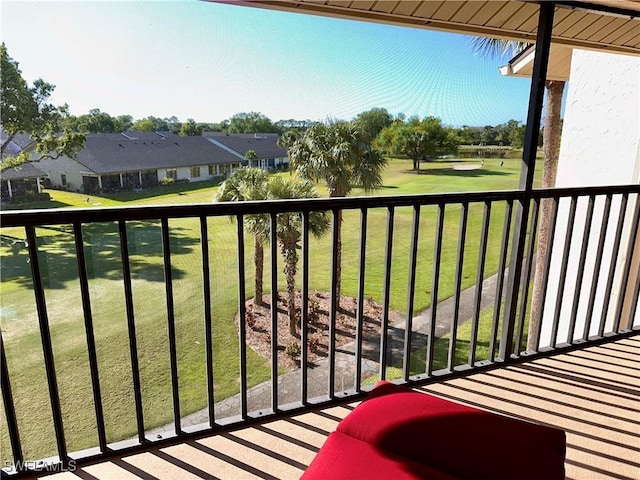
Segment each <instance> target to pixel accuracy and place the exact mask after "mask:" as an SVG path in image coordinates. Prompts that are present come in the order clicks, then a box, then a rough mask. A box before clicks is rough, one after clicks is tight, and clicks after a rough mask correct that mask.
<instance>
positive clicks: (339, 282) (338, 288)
mask: <svg viewBox="0 0 640 480" xmlns="http://www.w3.org/2000/svg"><path fill="white" fill-rule="evenodd" d="M341 290H342V210H338V235H337V236H336V308H340V292H341Z"/></svg>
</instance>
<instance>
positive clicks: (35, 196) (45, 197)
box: [11, 192, 51, 205]
mask: <svg viewBox="0 0 640 480" xmlns="http://www.w3.org/2000/svg"><path fill="white" fill-rule="evenodd" d="M49 201H51V195H49V194H48V193H47V192H42V193H36V192H29V193H24V194H22V195H17V196H15V197H13V198H12V199H11V203H14V204H16V205H22V204H25V203H35V202H49Z"/></svg>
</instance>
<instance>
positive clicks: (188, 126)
mask: <svg viewBox="0 0 640 480" xmlns="http://www.w3.org/2000/svg"><path fill="white" fill-rule="evenodd" d="M179 135H180V136H181V137H199V136H200V135H202V125H199V124H197V123H196V121H195V120H194V119H193V118H189V119H187V121H186V122H185V123H183V124H182V126H181V127H180V134H179Z"/></svg>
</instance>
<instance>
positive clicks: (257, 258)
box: [253, 237, 264, 304]
mask: <svg viewBox="0 0 640 480" xmlns="http://www.w3.org/2000/svg"><path fill="white" fill-rule="evenodd" d="M253 261H254V263H255V267H256V278H255V280H254V288H255V293H254V298H253V301H254V302H255V303H259V304H262V303H263V302H262V296H263V288H262V285H263V282H262V279H263V276H264V247H263V245H262V242H261V241H260V240H259V239H258V237H255V239H254V243H253Z"/></svg>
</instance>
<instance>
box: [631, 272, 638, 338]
mask: <svg viewBox="0 0 640 480" xmlns="http://www.w3.org/2000/svg"><path fill="white" fill-rule="evenodd" d="M639 296H640V274H636V285H635V287H634V289H633V295H632V298H631V309H630V310H629V319H630V320H629V321H630V322H631V325H633V319H634V318H635V317H636V311H637V310H638V297H639ZM630 328H631V326H630Z"/></svg>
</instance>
